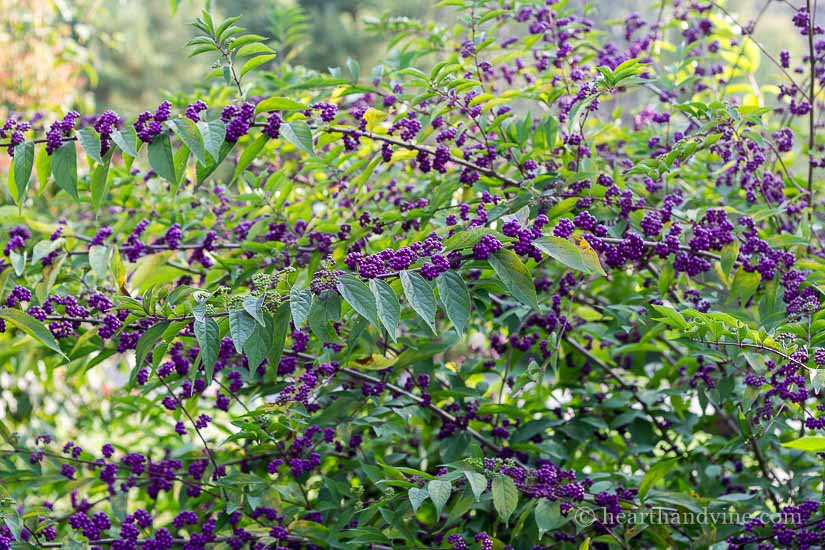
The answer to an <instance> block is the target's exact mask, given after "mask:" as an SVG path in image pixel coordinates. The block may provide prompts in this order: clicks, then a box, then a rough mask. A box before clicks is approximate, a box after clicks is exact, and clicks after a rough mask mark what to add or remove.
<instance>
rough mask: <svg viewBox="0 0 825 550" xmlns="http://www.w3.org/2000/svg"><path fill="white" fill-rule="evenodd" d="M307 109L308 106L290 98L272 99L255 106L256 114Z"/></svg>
mask: <svg viewBox="0 0 825 550" xmlns="http://www.w3.org/2000/svg"><path fill="white" fill-rule="evenodd" d="M305 109H307V106H306V105H304V104H303V103H298V102H297V101H294V100H292V99H289V98H288V97H270V98H268V99H264V100H263V101H261V102H260V103H258V104H257V105H256V106H255V112H256V113H263V112H266V111H303V110H305Z"/></svg>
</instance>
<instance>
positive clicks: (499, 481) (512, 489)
mask: <svg viewBox="0 0 825 550" xmlns="http://www.w3.org/2000/svg"><path fill="white" fill-rule="evenodd" d="M493 506H495V509H496V512H498V515H499V516H500V517H501V519H502V520H503V521H504V522H505V523H506V522H507V521H508V520H509V519H510V516H512V515H513V512H515V511H516V507H517V506H518V489H517V488H516V484H515V483H513V480H512V479H510V478H509V477H508V476H505V475H499V476H498V477H496V478H495V479H494V480H493Z"/></svg>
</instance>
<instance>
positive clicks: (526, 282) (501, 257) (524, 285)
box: [487, 241, 539, 309]
mask: <svg viewBox="0 0 825 550" xmlns="http://www.w3.org/2000/svg"><path fill="white" fill-rule="evenodd" d="M533 242H535V241H533ZM487 261H488V262H490V266H491V267H492V268H493V271H495V272H496V275H498V278H499V279H501V282H502V283H504V286H505V288H507V290H508V291H510V294H512V296H513V297H514V298H515V299H516V300H518V301H519V302H521V303H523V304H525V305H528V306H530V307H532V308H533V309H538V308H539V304H538V299H537V298H536V289H535V287H534V286H533V278H532V277H531V275H530V272H529V271H527V267H526V266H525V265H524V264H523V263H522V262H521V260H520V259H519V257H518V256H516V254H515V252H513V251H512V250H509V249H506V248H505V249H501V250H497V251H496V252H493V254H491V255H490V257H489V258H488V259H487Z"/></svg>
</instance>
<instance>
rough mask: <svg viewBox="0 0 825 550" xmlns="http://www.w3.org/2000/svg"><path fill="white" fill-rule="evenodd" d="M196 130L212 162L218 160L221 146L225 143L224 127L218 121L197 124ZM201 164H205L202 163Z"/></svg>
mask: <svg viewBox="0 0 825 550" xmlns="http://www.w3.org/2000/svg"><path fill="white" fill-rule="evenodd" d="M198 130H199V131H200V133H201V139H202V140H203V146H204V148H205V149H206V152H207V153H209V155H210V156H211V157H212V159H213V160H215V159H217V158H218V155H219V154H220V151H221V146H222V145H223V144H224V141H226V125H225V124H224V123H223V122H222V121H220V120H212V121H210V122H198ZM202 164H207V163H206V162H203V163H202Z"/></svg>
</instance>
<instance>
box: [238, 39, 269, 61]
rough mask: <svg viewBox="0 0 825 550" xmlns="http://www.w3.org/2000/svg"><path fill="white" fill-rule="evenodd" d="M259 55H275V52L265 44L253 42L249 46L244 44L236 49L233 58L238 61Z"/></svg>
mask: <svg viewBox="0 0 825 550" xmlns="http://www.w3.org/2000/svg"><path fill="white" fill-rule="evenodd" d="M259 53H275V50H273V49H272V48H270V47H269V46H267V45H266V44H262V43H260V42H253V43H251V44H245V45H243V46H241V47H240V48H238V49H237V51H236V52H235V58H236V59H240V58H242V57H249V56H250V55H257V54H259Z"/></svg>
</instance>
